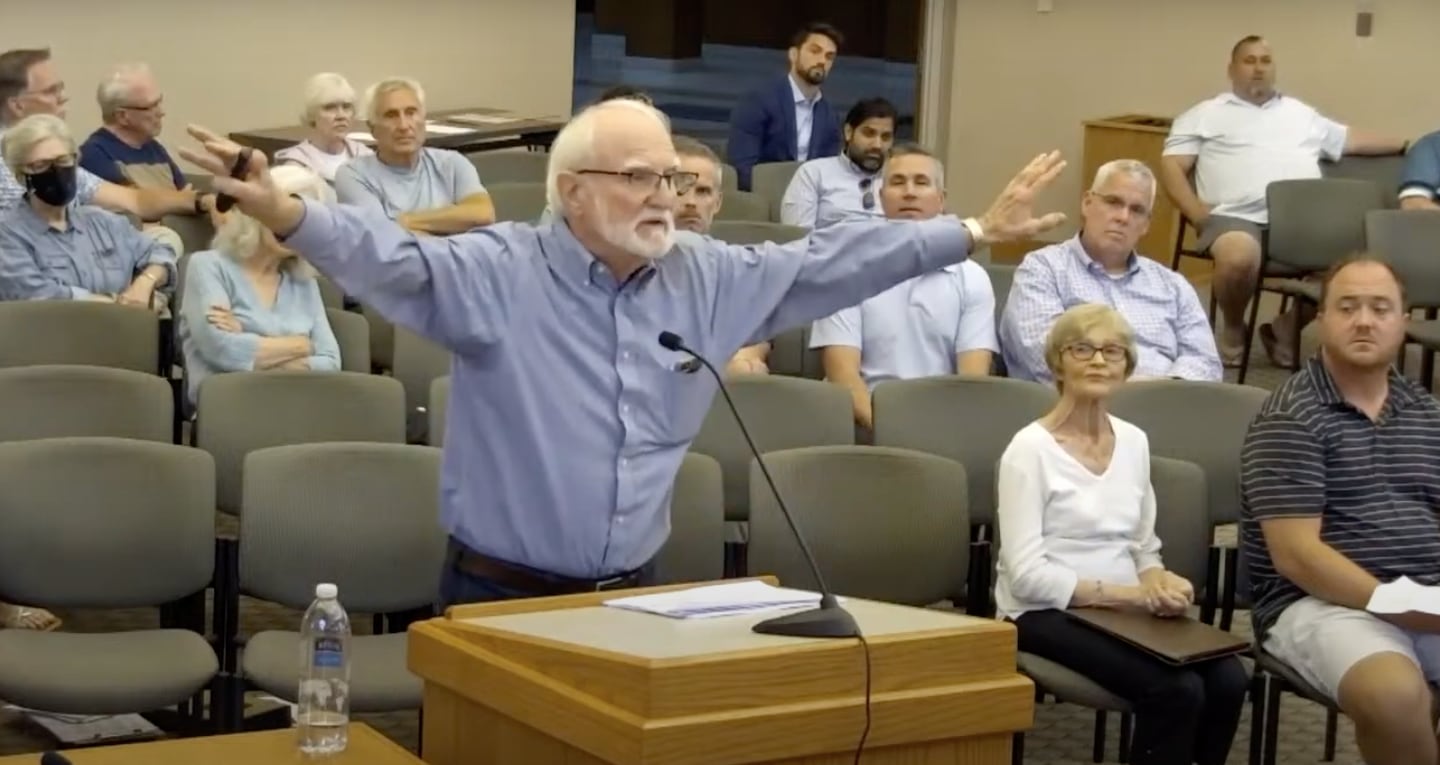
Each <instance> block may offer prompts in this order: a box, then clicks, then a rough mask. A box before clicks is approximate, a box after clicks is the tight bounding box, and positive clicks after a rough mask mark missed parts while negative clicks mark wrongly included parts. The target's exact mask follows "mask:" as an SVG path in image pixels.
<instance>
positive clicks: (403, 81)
mask: <svg viewBox="0 0 1440 765" xmlns="http://www.w3.org/2000/svg"><path fill="white" fill-rule="evenodd" d="M397 90H408V91H410V92H411V93H414V94H415V100H416V101H419V102H420V108H421V109H424V108H425V89H424V88H422V87H420V83H419V82H417V81H415V80H414V79H411V78H409V77H386V78H385V79H383V80H381V81H379V82H377V83H375V84H374V85H371V86H370V87H368V88H366V89H365V118H366V119H368V120H370V121H371V122H375V121H377V120H379V119H380V115H379V114H376V113H375V108H376V106H378V105H379V103H380V99H381V98H382V97H383V96H385V94H387V93H393V92H395V91H397Z"/></svg>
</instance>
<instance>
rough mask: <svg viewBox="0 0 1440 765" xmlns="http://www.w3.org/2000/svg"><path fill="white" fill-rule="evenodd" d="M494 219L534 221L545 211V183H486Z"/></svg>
mask: <svg viewBox="0 0 1440 765" xmlns="http://www.w3.org/2000/svg"><path fill="white" fill-rule="evenodd" d="M485 188H486V189H487V190H488V191H489V192H490V201H491V202H492V203H494V205H495V220H497V221H505V220H510V221H520V222H523V223H534V222H535V221H538V220H539V219H540V216H541V215H542V214H544V212H545V183H544V182H543V181H541V182H540V183H494V184H490V183H487V184H486V186H485Z"/></svg>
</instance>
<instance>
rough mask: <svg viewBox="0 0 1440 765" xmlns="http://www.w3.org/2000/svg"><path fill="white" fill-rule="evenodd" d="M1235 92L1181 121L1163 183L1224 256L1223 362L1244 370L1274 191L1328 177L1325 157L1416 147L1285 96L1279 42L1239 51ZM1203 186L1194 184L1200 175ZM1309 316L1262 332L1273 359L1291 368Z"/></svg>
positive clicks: (1219, 280) (1218, 293)
mask: <svg viewBox="0 0 1440 765" xmlns="http://www.w3.org/2000/svg"><path fill="white" fill-rule="evenodd" d="M1229 74H1230V83H1231V90H1229V91H1227V92H1225V93H1221V94H1220V95H1218V96H1215V97H1214V98H1211V99H1207V100H1205V101H1202V102H1200V103H1199V104H1197V105H1195V106H1194V107H1192V108H1191V109H1190V110H1189V111H1186V112H1185V113H1184V114H1182V115H1180V116H1179V117H1178V118H1176V120H1175V123H1174V125H1173V126H1172V127H1171V130H1170V136H1169V137H1168V138H1167V139H1166V140H1165V152H1164V157H1163V158H1162V160H1161V163H1160V180H1161V183H1162V185H1163V186H1164V188H1165V193H1166V194H1168V195H1169V197H1170V199H1171V201H1173V202H1174V203H1175V206H1176V207H1179V208H1180V211H1181V212H1182V213H1184V215H1185V217H1186V218H1188V219H1189V220H1190V222H1191V223H1193V224H1194V225H1195V226H1196V228H1197V229H1198V230H1199V231H1200V238H1199V241H1198V242H1197V245H1198V247H1197V248H1198V249H1200V250H1201V251H1207V250H1208V251H1209V253H1210V255H1211V256H1212V257H1213V258H1214V259H1215V278H1214V283H1213V289H1214V290H1215V298H1216V302H1217V303H1218V305H1219V308H1220V317H1221V322H1220V334H1219V337H1218V338H1217V340H1218V344H1219V348H1220V358H1221V359H1222V360H1223V361H1224V362H1225V365H1226V366H1238V365H1239V363H1240V354H1241V352H1242V349H1243V347H1244V344H1245V306H1246V304H1247V303H1248V302H1249V301H1250V297H1251V291H1252V290H1253V288H1254V286H1255V270H1256V269H1257V268H1259V265H1260V243H1261V241H1262V239H1261V237H1262V235H1263V232H1264V230H1265V227H1266V225H1267V224H1268V223H1269V216H1268V215H1267V212H1266V209H1265V187H1266V186H1268V185H1269V184H1270V183H1271V182H1273V181H1281V180H1291V179H1296V178H1319V177H1320V158H1321V157H1324V158H1326V159H1329V160H1336V159H1339V158H1340V157H1341V156H1342V155H1345V154H1396V153H1400V152H1403V151H1404V150H1405V146H1406V142H1404V141H1400V140H1394V139H1390V138H1384V137H1380V136H1376V135H1371V134H1365V133H1362V132H1361V131H1358V130H1355V129H1353V128H1350V127H1348V126H1346V125H1342V124H1340V123H1338V122H1335V121H1334V120H1331V119H1329V118H1327V117H1325V116H1324V115H1321V114H1320V113H1319V112H1317V111H1316V110H1315V109H1314V108H1312V107H1310V106H1309V105H1308V104H1306V103H1304V102H1303V101H1300V100H1299V99H1296V98H1293V97H1291V96H1287V95H1282V94H1280V93H1278V92H1276V90H1275V63H1274V58H1273V57H1272V55H1271V52H1270V44H1269V43H1267V42H1266V41H1265V40H1264V39H1263V38H1261V37H1258V36H1255V35H1251V36H1249V37H1246V38H1244V39H1242V40H1240V42H1238V43H1236V44H1235V47H1234V48H1233V49H1232V50H1231V52H1230V67H1229ZM1192 172H1193V173H1194V174H1195V185H1194V187H1193V188H1192V187H1191V185H1190V174H1191V173H1192ZM1307 320H1308V319H1307V318H1306V317H1304V316H1300V315H1298V313H1297V312H1296V311H1290V312H1288V313H1286V314H1283V315H1281V316H1279V317H1277V318H1276V320H1275V322H1274V324H1267V325H1265V326H1263V327H1261V328H1260V339H1261V342H1263V343H1264V345H1265V349H1266V351H1267V352H1268V353H1269V354H1270V358H1271V361H1273V362H1275V363H1276V364H1277V365H1279V366H1284V367H1289V366H1292V365H1293V363H1294V359H1291V358H1289V355H1290V348H1291V341H1292V339H1293V337H1294V333H1296V332H1299V331H1300V329H1301V328H1303V327H1304V324H1305V321H1307Z"/></svg>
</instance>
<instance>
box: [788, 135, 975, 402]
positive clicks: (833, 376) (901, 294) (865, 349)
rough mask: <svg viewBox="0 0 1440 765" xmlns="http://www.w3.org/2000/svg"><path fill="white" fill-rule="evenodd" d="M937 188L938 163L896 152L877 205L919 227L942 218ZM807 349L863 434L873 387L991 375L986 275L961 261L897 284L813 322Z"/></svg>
mask: <svg viewBox="0 0 1440 765" xmlns="http://www.w3.org/2000/svg"><path fill="white" fill-rule="evenodd" d="M944 188H945V169H944V167H942V166H941V164H940V160H938V159H936V158H935V157H934V156H933V155H931V154H930V153H929V152H927V151H925V150H924V149H922V148H920V147H918V146H914V145H906V146H900V147H897V148H896V149H895V151H894V152H893V153H892V154H891V155H890V161H889V162H888V163H887V164H886V166H885V178H884V185H883V186H882V187H881V188H880V203H881V205H882V207H883V208H884V211H885V215H886V216H887V217H890V218H895V219H901V220H925V219H928V218H933V217H935V216H937V215H939V214H940V213H941V212H942V211H943V209H944V207H945V192H944ZM810 347H811V348H819V349H821V361H822V363H823V364H824V366H825V379H827V380H829V381H831V382H833V383H837V384H839V385H843V386H845V387H846V388H848V389H849V390H850V394H851V398H852V399H853V400H854V408H855V423H856V424H857V425H859V426H861V427H862V428H870V427H872V412H871V408H870V394H871V392H872V391H873V390H874V389H875V386H876V385H878V384H879V383H882V382H884V381H886V380H906V379H910V378H915V377H933V376H937V375H953V374H962V375H987V374H989V373H990V367H991V364H992V362H993V355H994V353H995V350H996V342H995V292H994V289H993V288H992V287H991V285H990V276H989V274H987V273H985V268H984V267H983V266H981V265H980V264H978V263H975V262H974V261H970V260H967V261H964V262H962V263H957V264H955V265H953V266H947V267H945V268H942V269H940V270H939V271H935V272H932V273H929V274H925V275H924V276H918V277H915V278H914V279H910V280H909V281H905V282H901V283H900V284H898V285H896V286H894V287H891V288H890V289H888V290H886V291H884V292H882V293H880V294H879V295H876V296H875V297H872V298H870V299H869V300H866V301H865V302H863V303H861V304H860V305H857V306H853V307H851V308H847V309H845V310H843V311H840V312H839V313H837V314H835V315H833V316H830V317H829V318H825V319H821V320H820V321H817V322H815V324H814V326H813V327H812V329H811V330H810Z"/></svg>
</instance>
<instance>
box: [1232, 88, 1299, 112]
mask: <svg viewBox="0 0 1440 765" xmlns="http://www.w3.org/2000/svg"><path fill="white" fill-rule="evenodd" d="M1284 97H1285V95H1284V94H1283V93H1281V92H1280V91H1278V90H1277V91H1275V92H1274V93H1272V94H1271V95H1270V99H1269V100H1268V101H1266V102H1265V103H1263V104H1255V103H1251V102H1249V101H1246V100H1245V99H1243V98H1241V97H1240V96H1237V95H1235V91H1233V90H1227V91H1225V92H1224V93H1221V94H1220V100H1221V101H1225V102H1227V103H1232V104H1239V105H1240V106H1251V107H1254V108H1256V109H1264V108H1266V107H1269V106H1272V105H1274V104H1278V103H1280V99H1282V98H1284Z"/></svg>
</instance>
